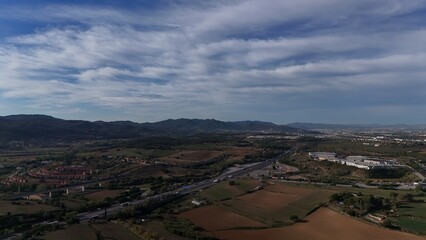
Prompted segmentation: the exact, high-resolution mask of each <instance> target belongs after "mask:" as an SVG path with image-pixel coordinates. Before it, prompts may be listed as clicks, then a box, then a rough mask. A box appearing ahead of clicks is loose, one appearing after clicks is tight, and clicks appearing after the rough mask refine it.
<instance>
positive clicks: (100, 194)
mask: <svg viewBox="0 0 426 240" xmlns="http://www.w3.org/2000/svg"><path fill="white" fill-rule="evenodd" d="M119 194H120V190H102V191H97V192H93V193H89V194H86V195H85V197H87V198H88V199H90V200H96V201H102V200H104V199H105V198H107V197H111V198H113V197H117V196H118V195H119Z"/></svg>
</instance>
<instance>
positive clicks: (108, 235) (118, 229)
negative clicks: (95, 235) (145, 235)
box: [93, 223, 140, 240]
mask: <svg viewBox="0 0 426 240" xmlns="http://www.w3.org/2000/svg"><path fill="white" fill-rule="evenodd" d="M93 227H94V228H95V229H96V230H98V231H100V233H101V235H102V239H111V240H112V239H117V240H119V239H126V240H138V239H140V238H139V237H138V236H136V235H135V234H133V233H132V232H130V231H129V230H127V229H126V228H125V227H123V226H121V225H119V224H115V223H105V224H96V225H93Z"/></svg>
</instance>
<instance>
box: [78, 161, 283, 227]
mask: <svg viewBox="0 0 426 240" xmlns="http://www.w3.org/2000/svg"><path fill="white" fill-rule="evenodd" d="M279 157H280V156H279ZM279 157H276V158H273V159H269V160H265V161H262V162H259V163H256V164H250V165H248V166H241V169H239V170H236V171H231V172H229V171H225V173H223V174H221V175H219V176H217V177H215V178H211V179H207V180H204V181H201V182H197V183H193V184H191V185H187V186H183V187H181V188H178V189H175V190H173V191H168V192H164V193H161V194H158V195H155V196H150V197H147V198H144V199H140V200H134V201H129V202H127V203H125V204H114V205H112V206H110V207H108V208H106V209H100V210H96V211H90V212H85V213H80V214H78V215H77V218H79V219H80V222H85V221H88V220H90V219H91V218H96V217H102V216H104V215H105V211H106V213H107V214H108V215H109V214H112V213H116V212H118V211H120V210H124V209H126V208H128V207H131V206H137V205H141V204H143V203H145V202H148V201H152V200H161V199H163V198H164V197H166V196H171V195H176V194H179V195H186V194H189V193H193V192H197V191H199V190H201V189H204V188H208V187H211V186H213V185H215V184H217V183H219V182H220V181H221V180H225V179H230V178H234V177H238V176H243V175H246V174H247V173H250V172H252V171H254V170H258V169H262V168H264V167H266V166H268V165H270V164H272V162H273V161H276V160H277V159H278V158H279ZM124 205H125V206H124Z"/></svg>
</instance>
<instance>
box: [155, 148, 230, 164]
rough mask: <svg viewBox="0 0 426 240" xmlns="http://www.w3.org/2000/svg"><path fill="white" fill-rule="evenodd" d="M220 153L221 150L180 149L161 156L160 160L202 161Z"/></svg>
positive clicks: (215, 156) (179, 161) (178, 161)
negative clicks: (180, 150)
mask: <svg viewBox="0 0 426 240" xmlns="http://www.w3.org/2000/svg"><path fill="white" fill-rule="evenodd" d="M222 154H223V152H221V151H214V150H211V151H210V150H199V151H182V152H178V153H175V154H172V155H169V156H167V157H162V158H160V160H162V161H166V162H176V163H190V162H202V161H208V160H211V159H214V158H217V157H219V156H220V155H222Z"/></svg>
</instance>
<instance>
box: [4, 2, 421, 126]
mask: <svg viewBox="0 0 426 240" xmlns="http://www.w3.org/2000/svg"><path fill="white" fill-rule="evenodd" d="M419 6H422V7H424V1H420V0H419V1H412V2H410V3H406V2H405V1H399V0H391V1H384V0H383V1H377V2H374V3H371V1H367V0H362V1H353V2H342V1H337V0H324V1H314V0H303V1H278V0H267V1H266V0H265V1H217V2H209V3H208V4H202V5H199V4H197V3H192V5H191V6H190V7H188V6H182V5H172V6H169V7H166V8H164V9H162V10H160V11H157V12H153V13H152V12H149V11H147V10H137V9H136V10H117V9H112V8H94V7H90V8H82V7H79V6H61V5H54V6H48V7H45V8H43V9H42V11H41V14H36V15H35V16H28V15H26V16H22V14H23V12H25V11H30V10H28V9H19V10H14V11H13V10H11V9H9V12H13V13H20V14H21V15H19V14H18V16H16V18H19V16H22V18H26V19H28V18H33V19H35V20H37V21H44V22H48V23H50V22H52V21H57V20H61V21H63V22H62V24H61V26H60V27H57V26H55V25H50V26H49V25H46V26H48V27H45V28H41V29H38V30H35V31H34V32H33V33H31V34H25V35H19V36H13V37H10V38H8V39H7V41H3V42H2V43H0V64H1V71H0V90H1V92H0V94H1V97H0V98H4V99H29V101H31V104H32V105H33V106H34V107H39V108H43V107H46V108H51V109H54V108H62V107H64V106H73V105H77V104H90V105H94V106H100V107H112V108H114V109H116V110H118V111H128V109H134V108H138V109H143V110H152V111H154V108H162V109H164V111H163V113H162V114H166V113H176V112H178V111H182V112H192V111H193V109H199V108H200V107H201V109H203V107H202V106H210V109H220V108H221V106H224V105H226V104H235V105H237V106H238V105H241V104H243V103H244V102H249V101H250V102H251V101H254V100H253V95H254V94H255V95H256V96H257V97H256V99H258V100H259V101H262V98H267V99H269V98H271V97H274V96H275V97H279V98H282V97H285V96H292V95H297V94H310V93H314V92H318V91H319V92H327V91H338V90H347V89H368V90H370V89H372V88H380V87H387V88H391V87H395V88H396V89H397V88H398V86H401V85H406V84H407V83H410V84H414V83H422V82H423V81H424V76H426V72H425V71H426V70H425V69H426V47H425V45H424V42H425V41H426V34H425V32H426V30H425V29H426V26H421V25H420V26H417V27H415V28H413V26H411V28H410V30H404V31H403V30H400V28H399V27H395V29H392V31H389V28H386V29H384V30H382V31H377V32H371V31H364V30H362V28H361V26H364V25H365V24H368V22H369V21H370V20H383V19H387V18H391V17H392V16H396V15H401V14H407V13H410V12H411V11H413V10H415V9H416V8H418V7H419ZM0 12H1V11H0ZM1 13H4V11H3V12H1ZM9 17H10V18H11V16H9ZM351 18H353V19H354V21H353V22H351V21H350V19H351ZM67 21H72V22H74V23H73V24H70V23H68V22H67ZM298 21H301V22H302V23H300V24H301V25H299V23H298ZM75 22H81V23H82V24H83V25H82V26H81V25H79V24H75ZM340 22H344V24H342V25H339V23H340ZM347 22H351V23H350V24H347ZM306 24H308V25H312V26H318V29H315V30H312V31H310V32H309V34H306V33H304V32H303V28H304V27H307V25H306ZM354 25H358V26H354ZM279 26H283V27H282V28H285V27H289V28H294V30H291V29H290V30H288V31H290V32H292V34H290V35H289V36H287V35H286V34H285V33H283V34H278V35H274V34H273V35H268V34H266V35H265V32H267V31H266V29H268V28H276V27H279ZM330 26H331V27H330ZM377 27H378V28H380V27H381V25H377ZM279 28H280V27H279ZM264 30H265V31H264ZM282 30H283V32H286V29H282ZM299 31H301V32H299ZM247 33H249V34H247ZM239 36H241V37H239ZM52 103H53V104H52ZM75 109H79V108H75ZM126 109H127V110H126ZM189 109H192V110H189ZM203 111H209V110H203ZM200 114H201V113H200ZM159 118H161V117H159Z"/></svg>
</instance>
